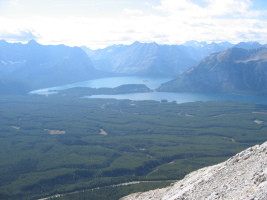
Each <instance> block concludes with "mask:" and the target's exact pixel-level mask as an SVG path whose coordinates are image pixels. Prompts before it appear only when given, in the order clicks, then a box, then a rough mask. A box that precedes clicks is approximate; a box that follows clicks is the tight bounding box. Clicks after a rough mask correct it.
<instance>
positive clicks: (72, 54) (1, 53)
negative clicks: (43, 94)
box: [0, 40, 97, 89]
mask: <svg viewBox="0 0 267 200" xmlns="http://www.w3.org/2000/svg"><path fill="white" fill-rule="evenodd" d="M95 76H97V71H96V70H95V68H94V67H93V65H92V63H91V61H90V59H89V57H88V56H87V54H86V53H85V52H84V51H83V50H82V49H80V48H78V47H68V46H65V45H56V46H54V45H41V44H38V43H37V42H35V41H34V40H32V41H29V42H28V43H27V44H20V43H13V44H12V43H7V42H5V41H3V40H2V41H0V79H3V78H7V79H9V80H10V81H12V80H16V81H20V82H24V83H25V84H27V85H28V86H29V87H30V89H37V88H43V87H50V86H55V85H60V84H67V83H72V82H77V81H83V80H87V79H90V78H93V77H95Z"/></svg>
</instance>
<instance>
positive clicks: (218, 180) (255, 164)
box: [121, 142, 267, 200]
mask: <svg viewBox="0 0 267 200" xmlns="http://www.w3.org/2000/svg"><path fill="white" fill-rule="evenodd" d="M266 164H267V142H265V143H264V144H262V145H256V146H254V147H251V148H248V149H247V150H245V151H242V152H241V153H239V154H237V155H235V156H233V157H232V158H230V159H228V160H227V161H225V162H223V163H220V164H217V165H214V166H210V167H205V168H202V169H199V170H197V171H195V172H192V173H190V174H189V175H187V176H186V177H185V178H184V179H183V180H181V181H179V182H177V183H175V184H174V185H172V186H170V187H167V188H163V189H158V190H152V191H148V192H145V193H135V194H131V195H129V196H126V197H124V198H122V199H121V200H139V199H140V200H141V199H142V200H146V199H150V200H189V199H190V200H192V199H197V200H208V199H209V200H213V199H242V200H252V199H253V200H264V199H267V165H266Z"/></svg>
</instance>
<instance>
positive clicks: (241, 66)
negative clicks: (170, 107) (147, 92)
mask: <svg viewBox="0 0 267 200" xmlns="http://www.w3.org/2000/svg"><path fill="white" fill-rule="evenodd" d="M265 48H266V45H261V44H259V43H258V42H241V43H239V44H236V45H234V44H231V43H229V42H221V43H215V42H213V43H210V44H207V43H206V42H197V41H188V42H186V43H185V44H183V45H159V44H157V43H140V42H134V43H133V44H131V45H112V46H109V47H107V48H104V49H98V50H91V49H89V48H87V47H81V48H80V47H68V46H65V45H41V44H39V43H37V42H36V41H34V40H31V41H29V42H28V43H27V44H21V43H8V42H6V41H4V40H0V94H9V93H19V94H20V93H27V92H28V91H30V90H34V89H40V88H45V87H52V86H59V85H64V84H69V83H74V82H79V81H84V80H88V79H95V78H100V77H107V76H125V75H134V76H150V77H151V76H156V77H172V78H174V80H172V81H171V82H168V83H166V84H163V85H162V86H161V87H160V88H159V89H158V91H172V92H180V91H190V92H230V93H248V94H265V93H266V78H265V73H266V69H265V57H264V56H265V54H266V49H265Z"/></svg>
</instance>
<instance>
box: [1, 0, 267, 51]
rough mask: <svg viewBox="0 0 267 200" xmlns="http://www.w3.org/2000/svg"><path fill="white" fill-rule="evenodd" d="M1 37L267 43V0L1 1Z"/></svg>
mask: <svg viewBox="0 0 267 200" xmlns="http://www.w3.org/2000/svg"><path fill="white" fill-rule="evenodd" d="M0 39H4V40H6V41H8V42H23V43H25V42H27V41H29V40H31V39H34V40H36V41H37V42H39V43H41V44H52V45H56V44H65V45H68V46H87V47H89V48H91V49H98V48H105V47H106V46H109V45H113V44H131V43H133V42H135V41H139V42H146V43H149V42H156V43H158V44H183V43H184V42H186V41H190V40H197V41H206V42H208V43H210V42H213V41H214V42H223V41H229V42H231V43H238V42H246V41H258V42H260V43H262V44H266V43H267V1H266V0H75V1H73V0H45V1H37V0H0Z"/></svg>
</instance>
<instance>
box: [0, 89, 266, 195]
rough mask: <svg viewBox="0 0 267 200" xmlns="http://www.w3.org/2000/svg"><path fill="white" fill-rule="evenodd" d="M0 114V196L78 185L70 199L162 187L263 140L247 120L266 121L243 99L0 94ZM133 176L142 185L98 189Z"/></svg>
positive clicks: (262, 127) (262, 110) (259, 128)
mask: <svg viewBox="0 0 267 200" xmlns="http://www.w3.org/2000/svg"><path fill="white" fill-rule="evenodd" d="M0 112H1V114H2V115H1V125H0V129H1V131H0V132H1V135H0V137H1V140H0V143H1V144H0V145H1V149H2V150H1V153H0V158H1V160H2V162H1V164H0V177H1V185H0V198H1V199H29V198H31V199H38V198H44V197H47V196H51V195H54V194H64V193H69V192H73V191H83V190H86V191H87V192H82V193H79V192H78V193H77V194H76V193H75V195H73V194H72V195H71V196H70V198H71V199H75V198H76V199H83V198H85V196H87V197H88V195H89V196H91V197H92V199H94V198H93V197H95V198H96V197H97V196H98V197H101V199H113V198H114V199H116V198H118V196H119V197H122V196H125V195H127V194H129V193H131V192H135V191H144V190H147V189H153V188H158V187H165V186H166V185H168V184H170V183H169V182H164V180H178V179H181V178H183V177H184V176H185V175H186V174H188V173H189V172H191V171H194V170H196V169H198V168H201V167H203V166H208V165H212V164H215V163H218V162H221V161H224V160H226V159H227V158H229V157H230V156H232V155H234V154H235V153H237V152H240V151H241V150H243V149H245V148H247V147H249V146H252V145H254V144H257V143H261V142H263V141H265V140H266V139H267V135H266V130H267V129H266V128H267V126H266V124H265V123H255V122H254V121H255V120H260V121H267V115H266V112H267V107H266V105H259V104H251V103H246V102H231V101H217V102H214V101H213V102H210V101H209V102H194V103H182V104H177V103H175V102H159V101H133V100H116V99H86V98H77V97H72V96H61V95H59V94H58V95H50V96H48V97H46V96H39V95H30V96H2V98H1V99H0ZM192 116H194V117H192ZM48 130H50V131H52V133H54V134H50V131H48ZM101 130H103V132H102V133H108V134H100V131H101ZM63 133H64V134H63ZM159 180H161V181H163V182H155V183H153V184H151V182H146V181H159ZM132 181H144V182H142V183H141V184H136V185H129V186H123V187H117V188H116V189H115V190H114V188H113V187H105V186H111V185H116V184H121V183H127V182H132ZM98 187H100V189H99V190H90V189H93V188H98ZM114 192H115V193H114ZM79 195H81V196H79ZM61 198H65V199H67V198H68V195H67V196H64V197H61ZM87 199H88V198H87Z"/></svg>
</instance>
